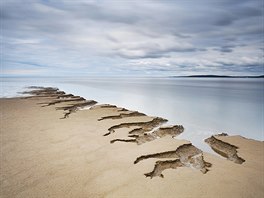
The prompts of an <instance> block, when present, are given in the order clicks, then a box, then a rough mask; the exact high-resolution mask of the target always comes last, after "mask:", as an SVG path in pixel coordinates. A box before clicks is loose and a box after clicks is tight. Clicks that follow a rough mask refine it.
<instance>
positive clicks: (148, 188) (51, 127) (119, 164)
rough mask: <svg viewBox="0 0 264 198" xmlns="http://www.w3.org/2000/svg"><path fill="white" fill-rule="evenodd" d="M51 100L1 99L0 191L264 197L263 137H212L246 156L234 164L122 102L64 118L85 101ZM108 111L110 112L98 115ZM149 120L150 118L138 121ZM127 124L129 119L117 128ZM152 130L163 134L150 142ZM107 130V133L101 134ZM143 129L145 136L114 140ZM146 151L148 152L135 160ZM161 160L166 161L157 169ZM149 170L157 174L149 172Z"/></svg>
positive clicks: (4, 193) (30, 194)
mask: <svg viewBox="0 0 264 198" xmlns="http://www.w3.org/2000/svg"><path fill="white" fill-rule="evenodd" d="M64 100H65V99H64ZM51 101H54V98H47V97H32V98H27V99H24V98H11V99H0V109H1V128H0V129H1V133H0V135H1V139H0V141H1V142H0V147H1V156H0V159H1V169H0V170H1V172H0V182H1V183H0V184H1V185H0V188H1V189H0V190H1V191H0V195H1V197H12V198H13V197H27V198H28V197H115V198H116V197H140V198H141V197H168V198H170V197H183V198H184V197H195V198H196V197H208V198H209V197H210V198H211V197H223V198H224V197H252V198H253V197H254V198H256V197H263V196H264V143H263V142H261V141H256V140H250V139H246V138H243V137H241V136H215V138H217V139H219V140H221V141H222V142H225V143H227V144H228V145H227V146H226V147H225V148H227V149H228V148H234V149H235V150H236V152H235V151H232V152H231V154H232V153H233V152H234V153H237V155H238V157H239V158H242V159H243V160H244V161H243V162H242V163H235V162H234V161H232V160H230V159H228V157H226V158H227V159H226V158H224V157H220V156H219V155H218V154H217V153H216V154H215V155H212V154H209V153H204V152H202V151H201V150H199V149H198V148H194V147H193V146H188V145H189V144H190V142H189V141H187V140H178V139H174V138H172V136H175V134H176V135H177V134H178V133H171V131H170V130H168V129H170V128H165V129H166V130H168V133H167V132H166V134H164V133H165V131H166V130H164V128H163V132H162V135H160V130H159V129H156V128H155V127H157V126H159V124H160V123H156V122H153V119H155V118H153V117H149V116H147V115H143V114H142V113H131V112H133V111H126V110H125V109H122V107H120V108H118V107H114V106H103V107H100V106H93V108H91V109H90V110H78V111H76V110H77V109H75V108H71V109H72V110H73V113H71V114H70V116H69V117H66V118H64V115H65V111H63V109H65V106H69V105H71V104H77V103H78V102H83V101H78V102H77V101H68V102H67V101H64V102H61V103H55V104H54V105H49V106H45V105H43V103H47V104H48V103H50V102H51ZM40 103H42V104H40ZM93 105H95V104H94V103H93ZM42 106H44V107H42ZM60 107H64V108H60ZM124 112H126V113H127V114H131V115H132V116H127V115H124ZM66 113H67V112H66ZM143 113H144V112H143ZM118 115H121V116H118ZM109 116H110V117H109ZM111 116H113V117H111ZM103 117H107V119H102V120H101V121H98V120H100V119H101V118H103ZM62 118H64V119H62ZM111 118H114V119H111ZM144 122H145V123H147V124H139V125H137V124H135V123H144ZM162 122H163V121H162ZM122 123H125V125H121V126H122V127H121V128H118V127H115V129H114V131H113V130H112V129H113V128H112V127H113V126H120V124H122ZM129 123H132V124H129ZM149 123H151V124H149ZM163 124H164V123H163ZM179 124H180V123H179ZM179 126H180V125H179ZM140 127H141V128H140ZM163 127H166V124H164V125H163ZM183 127H184V126H183ZM176 128H177V127H176ZM133 129H134V130H133ZM161 129H162V128H161ZM178 129H179V127H178V128H177V130H178ZM147 130H154V132H155V130H156V132H155V133H154V134H158V135H159V136H157V135H155V136H153V137H154V139H152V140H155V141H152V140H151V141H148V138H149V136H148V135H147V136H148V137H146V139H144V138H145V137H144V136H146V135H144V134H145V133H146V131H147ZM109 131H110V132H109ZM131 131H132V132H131ZM129 132H130V133H129ZM180 132H182V131H180ZM106 133H110V134H108V135H106V136H104V135H105V134H106ZM183 133H184V131H183ZM138 136H140V137H141V136H143V137H141V139H142V138H143V139H144V140H146V141H143V143H141V144H135V143H134V142H133V141H132V142H122V141H121V142H118V141H117V142H114V143H112V144H111V143H110V142H111V140H114V139H123V140H124V139H128V140H129V139H132V140H133V139H137V138H138ZM153 137H152V136H151V138H153ZM208 138H209V137H208ZM184 145H187V146H184ZM221 145H223V144H222V143H219V144H216V146H215V148H216V149H218V150H219V149H220V150H221V149H222V147H221ZM224 145H226V144H224ZM229 145H233V146H235V147H232V146H229ZM174 151H175V153H174ZM219 152H220V151H219ZM221 152H225V149H222V150H221ZM228 152H229V151H228ZM229 153H230V152H229ZM229 155H230V154H229ZM141 156H145V157H146V156H148V157H147V158H144V159H143V158H142V160H141V161H140V162H138V163H134V162H135V161H136V159H138V158H140V157H141ZM207 163H208V164H207ZM157 164H158V165H157ZM157 166H162V167H161V169H159V170H157V169H156V172H155V168H156V167H157ZM158 168H160V167H158ZM205 169H206V171H205ZM152 171H154V172H155V174H154V175H152V177H150V176H148V175H147V174H148V173H151V172H152ZM159 171H162V176H163V178H162V177H161V175H160V174H159V173H160V172H159ZM156 173H157V174H156ZM144 174H146V175H144ZM146 176H148V177H146ZM151 178H152V179H151Z"/></svg>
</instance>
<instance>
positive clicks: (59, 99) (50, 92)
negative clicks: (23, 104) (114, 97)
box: [23, 86, 97, 119]
mask: <svg viewBox="0 0 264 198" xmlns="http://www.w3.org/2000/svg"><path fill="white" fill-rule="evenodd" d="M28 88H29V89H33V90H31V91H25V92H23V94H31V95H33V96H29V97H26V98H32V97H51V98H53V97H55V100H53V101H50V102H47V103H39V104H46V105H43V106H42V107H46V106H51V105H56V104H60V103H65V102H78V103H76V104H72V105H68V106H65V107H57V108H56V110H64V111H67V112H65V113H64V116H63V117H62V119H65V118H68V117H69V115H70V114H71V113H74V112H76V111H78V110H79V109H81V108H83V107H86V106H93V105H95V104H96V103H97V102H96V101H94V100H86V99H85V98H83V97H80V96H74V95H73V94H66V93H65V92H64V91H59V89H58V88H53V87H37V86H31V87H28Z"/></svg>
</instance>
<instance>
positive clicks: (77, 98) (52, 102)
mask: <svg viewBox="0 0 264 198" xmlns="http://www.w3.org/2000/svg"><path fill="white" fill-rule="evenodd" d="M79 101H85V99H84V98H83V97H80V96H77V97H74V98H69V99H60V100H55V101H51V102H49V103H47V104H46V105H43V106H42V107H47V106H51V105H55V104H59V103H62V102H79Z"/></svg>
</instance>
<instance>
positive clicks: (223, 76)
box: [171, 75, 264, 78]
mask: <svg viewBox="0 0 264 198" xmlns="http://www.w3.org/2000/svg"><path fill="white" fill-rule="evenodd" d="M171 77H172V78H264V75H260V76H225V75H190V76H171Z"/></svg>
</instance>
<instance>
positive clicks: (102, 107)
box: [91, 104, 118, 109]
mask: <svg viewBox="0 0 264 198" xmlns="http://www.w3.org/2000/svg"><path fill="white" fill-rule="evenodd" d="M97 108H101V109H108V108H110V109H112V108H113V109H117V108H118V107H117V106H116V105H111V104H100V105H95V106H93V107H91V109H97Z"/></svg>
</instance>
